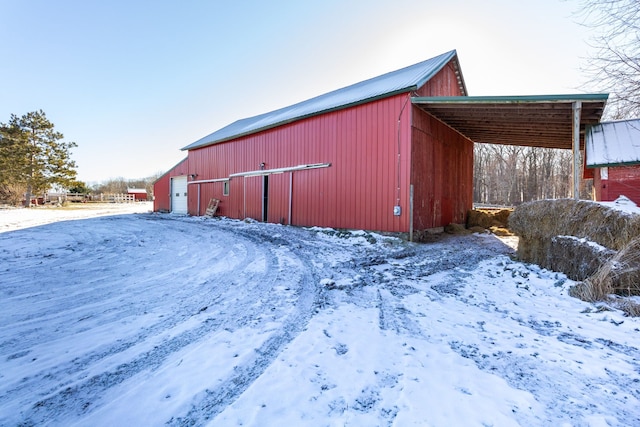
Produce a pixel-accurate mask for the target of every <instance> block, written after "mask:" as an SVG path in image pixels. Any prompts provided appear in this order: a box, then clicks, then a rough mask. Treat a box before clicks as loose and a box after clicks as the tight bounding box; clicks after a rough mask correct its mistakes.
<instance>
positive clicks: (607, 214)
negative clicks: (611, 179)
mask: <svg viewBox="0 0 640 427" xmlns="http://www.w3.org/2000/svg"><path fill="white" fill-rule="evenodd" d="M509 228H510V229H511V231H513V232H514V233H515V234H516V235H518V236H520V237H523V238H525V240H529V241H531V240H550V239H551V238H552V237H554V236H575V237H578V238H585V239H587V240H590V241H592V242H596V243H598V244H600V245H602V246H604V247H607V248H609V249H614V250H621V249H622V248H624V247H625V246H626V245H627V244H628V243H629V242H630V241H631V240H632V239H633V238H634V237H636V236H638V235H640V215H635V214H630V213H628V212H623V211H620V210H617V209H612V208H610V207H608V206H604V205H601V204H599V203H595V202H591V201H587V200H573V199H556V200H539V201H535V202H528V203H523V204H522V205H520V206H518V207H517V208H516V209H515V211H514V212H513V213H512V214H511V216H510V217H509Z"/></svg>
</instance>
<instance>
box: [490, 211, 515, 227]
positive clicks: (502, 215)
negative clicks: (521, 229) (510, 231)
mask: <svg viewBox="0 0 640 427" xmlns="http://www.w3.org/2000/svg"><path fill="white" fill-rule="evenodd" d="M511 212H513V210H512V209H500V210H499V211H498V212H496V213H495V214H494V215H493V219H494V221H495V222H497V223H498V224H497V225H498V227H501V228H507V226H508V224H509V217H510V216H511Z"/></svg>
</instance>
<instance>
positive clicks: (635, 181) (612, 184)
mask: <svg viewBox="0 0 640 427" xmlns="http://www.w3.org/2000/svg"><path fill="white" fill-rule="evenodd" d="M593 187H594V190H595V193H596V194H595V197H596V200H601V201H604V202H610V201H613V200H616V199H617V198H618V197H620V196H626V197H628V198H629V199H631V200H632V201H633V202H634V203H635V204H637V205H639V206H640V165H638V166H618V167H610V168H608V179H606V180H603V179H601V172H600V169H596V171H595V173H594V180H593Z"/></svg>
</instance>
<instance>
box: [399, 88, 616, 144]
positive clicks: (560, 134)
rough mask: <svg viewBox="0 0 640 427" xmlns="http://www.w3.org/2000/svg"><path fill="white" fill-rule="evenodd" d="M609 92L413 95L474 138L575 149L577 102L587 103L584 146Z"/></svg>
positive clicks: (582, 122)
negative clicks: (574, 130)
mask: <svg viewBox="0 0 640 427" xmlns="http://www.w3.org/2000/svg"><path fill="white" fill-rule="evenodd" d="M608 97H609V95H608V94H605V93H597V94H576V95H529V96H445V97H413V98H411V101H412V103H413V104H414V105H416V106H418V107H419V108H421V109H422V110H424V111H426V112H427V113H429V114H431V115H433V116H434V117H436V118H438V119H439V120H441V121H442V122H444V123H446V124H447V125H449V126H450V127H452V128H453V129H455V130H457V131H458V132H460V133H461V134H463V135H464V136H466V137H467V138H469V139H471V140H472V141H474V142H486V143H492V144H505V145H522V146H530V147H545V148H564V149H571V148H572V144H573V136H572V129H573V103H574V102H576V101H580V102H581V103H582V110H581V117H580V146H581V147H582V148H584V133H585V127H586V126H587V125H594V124H597V123H599V122H600V118H601V117H602V112H603V111H604V107H605V104H606V102H607V98H608Z"/></svg>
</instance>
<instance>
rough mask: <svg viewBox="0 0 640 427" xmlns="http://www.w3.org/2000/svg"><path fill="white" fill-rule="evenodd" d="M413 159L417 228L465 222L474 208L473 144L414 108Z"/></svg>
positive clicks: (414, 214) (415, 226) (414, 220)
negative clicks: (470, 210) (468, 212)
mask: <svg viewBox="0 0 640 427" xmlns="http://www.w3.org/2000/svg"><path fill="white" fill-rule="evenodd" d="M411 156H412V159H413V162H412V167H411V183H412V184H413V186H414V196H413V205H414V211H413V224H414V229H415V230H425V229H429V228H436V227H442V226H444V225H447V224H449V223H452V222H453V223H464V222H465V218H466V213H467V211H468V210H469V209H471V208H472V205H473V185H472V182H473V142H472V141H470V140H468V139H466V138H465V137H464V136H462V135H460V134H459V133H457V132H456V131H454V130H452V129H451V128H449V127H448V126H446V125H445V124H443V123H442V122H440V121H439V120H437V119H436V118H434V117H433V116H431V115H429V114H427V113H425V112H424V111H422V110H421V109H419V108H417V107H414V109H413V143H412V155H411Z"/></svg>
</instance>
